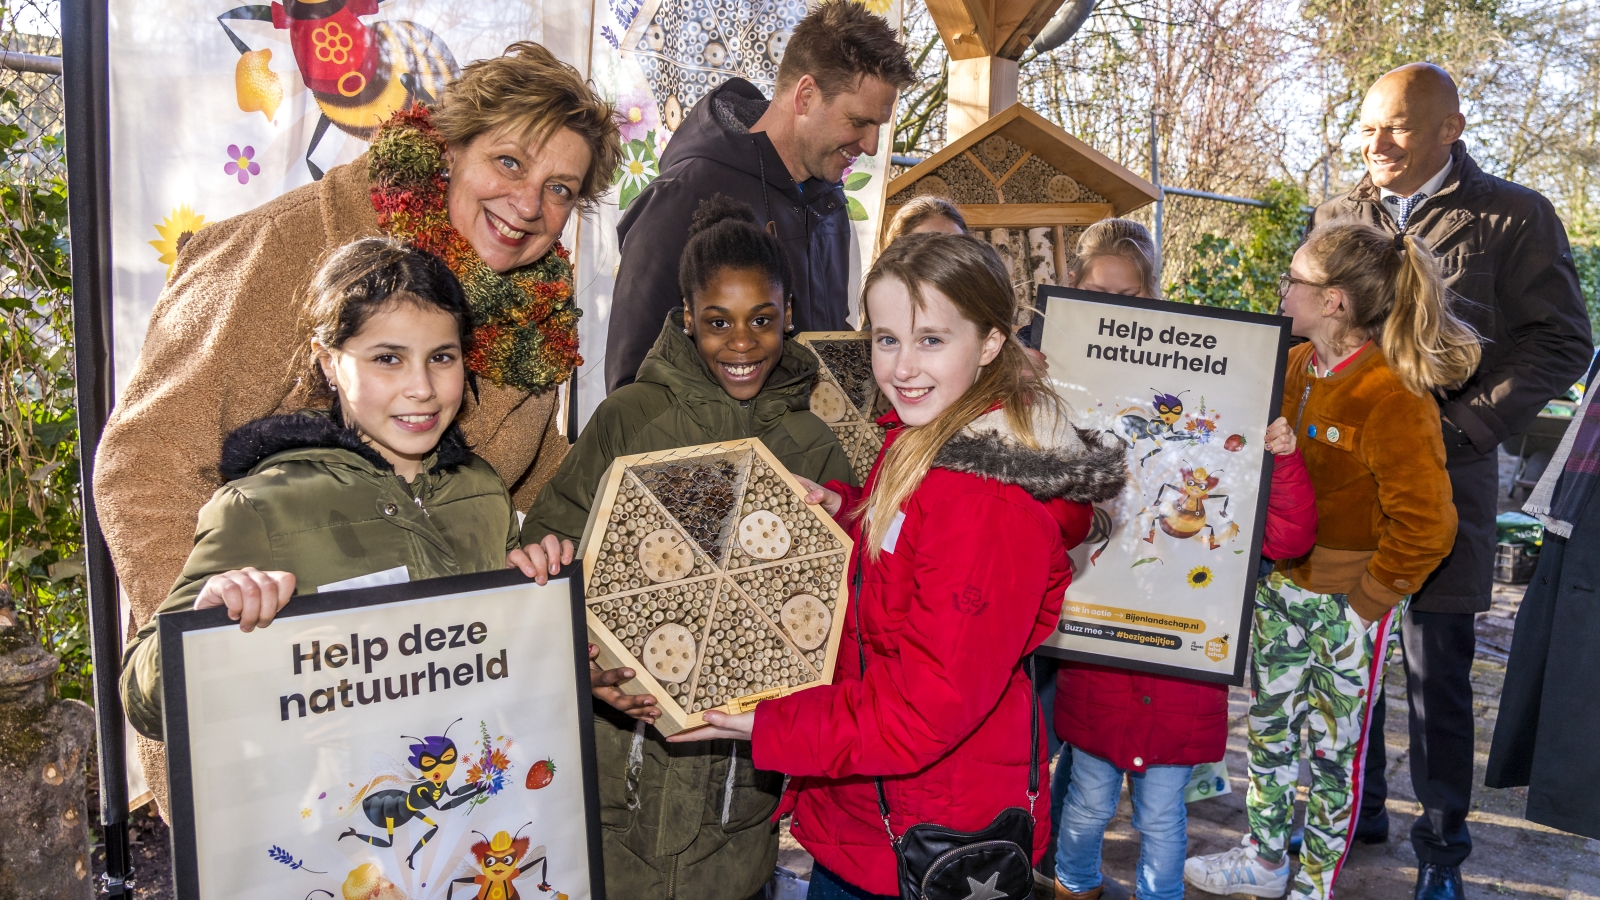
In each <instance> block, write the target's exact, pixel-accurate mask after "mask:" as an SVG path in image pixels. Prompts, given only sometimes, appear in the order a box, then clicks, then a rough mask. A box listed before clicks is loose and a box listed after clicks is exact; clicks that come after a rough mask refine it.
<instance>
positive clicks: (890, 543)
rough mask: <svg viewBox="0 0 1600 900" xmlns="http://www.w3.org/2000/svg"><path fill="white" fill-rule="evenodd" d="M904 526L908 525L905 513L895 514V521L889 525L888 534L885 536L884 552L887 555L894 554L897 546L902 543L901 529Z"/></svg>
mask: <svg viewBox="0 0 1600 900" xmlns="http://www.w3.org/2000/svg"><path fill="white" fill-rule="evenodd" d="M904 524H906V514H905V513H903V512H898V513H895V514H894V521H893V522H890V523H889V531H888V533H887V534H885V535H884V536H883V550H884V552H885V553H893V552H894V548H895V545H896V544H898V543H900V527H901V526H902V525H904Z"/></svg>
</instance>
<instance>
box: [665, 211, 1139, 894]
mask: <svg viewBox="0 0 1600 900" xmlns="http://www.w3.org/2000/svg"><path fill="white" fill-rule="evenodd" d="M863 295H864V299H863V303H862V306H863V310H864V313H865V315H864V317H863V318H864V319H865V321H866V323H867V329H868V330H869V331H870V333H871V335H872V368H873V377H874V378H875V380H876V381H877V383H878V387H879V389H880V390H882V391H883V392H884V394H885V395H887V396H888V397H889V399H890V401H891V403H893V405H894V412H893V413H892V414H891V415H890V416H889V417H887V420H888V421H889V423H890V424H889V434H888V439H887V441H886V442H885V445H884V449H883V450H882V452H881V453H880V455H879V457H878V461H877V464H876V465H875V466H874V467H873V471H872V475H871V476H870V477H869V478H868V480H867V486H866V488H865V489H864V490H857V489H853V488H850V487H849V486H848V485H846V484H842V483H838V482H835V483H833V484H830V485H828V487H827V488H821V487H817V488H814V489H813V490H812V492H811V495H810V496H809V497H808V498H807V499H808V500H810V501H811V502H821V503H822V504H823V507H824V508H825V509H826V510H827V511H828V512H829V513H830V514H832V515H834V516H835V517H836V518H838V519H839V520H840V521H841V523H844V524H845V525H846V527H848V528H850V529H851V531H852V534H853V536H854V538H855V539H856V542H857V544H856V546H857V551H858V552H857V554H856V556H857V558H856V559H854V560H853V561H852V565H851V573H852V583H853V584H856V585H857V590H856V591H855V597H854V599H853V601H852V606H851V612H850V615H851V616H853V617H856V618H853V619H852V620H851V621H850V622H849V623H847V627H846V628H845V629H844V638H843V641H842V642H841V643H840V647H839V665H838V667H837V668H836V669H835V672H834V682H833V683H832V684H831V685H825V686H820V687H814V688H810V689H807V690H804V691H800V692H798V693H795V694H792V695H790V696H788V697H782V698H777V699H772V700H766V701H763V702H762V703H761V704H760V705H759V706H757V707H756V709H755V711H754V712H753V713H744V714H740V715H724V714H718V713H714V712H708V713H706V720H707V722H709V723H711V724H712V726H714V727H713V728H711V729H705V730H704V733H701V732H697V731H690V732H684V733H682V734H679V735H675V736H674V737H673V740H675V741H677V740H684V741H693V740H699V739H703V738H704V737H706V736H713V737H714V736H725V737H727V736H750V735H752V734H753V735H754V743H753V745H752V747H753V750H754V753H755V760H756V763H757V764H758V765H761V766H763V767H769V768H773V769H777V770H780V771H784V772H788V773H791V774H792V775H793V776H794V780H793V781H792V782H791V786H790V793H789V796H788V797H786V799H785V806H786V808H792V809H794V811H795V818H794V822H793V826H792V827H793V834H794V836H795V838H796V839H797V840H799V842H800V843H801V844H802V845H803V846H804V847H805V848H806V849H807V850H808V851H810V852H811V853H812V855H813V856H814V857H815V858H816V866H815V868H813V869H812V876H811V889H810V894H809V895H808V896H809V897H810V898H812V900H844V898H854V900H862V898H867V900H875V898H879V897H888V896H895V897H898V896H899V895H900V888H899V884H898V879H897V874H896V862H895V853H894V845H893V844H892V843H891V837H890V835H889V834H885V831H884V829H885V825H886V824H887V825H888V827H889V829H890V831H891V832H892V833H893V834H902V833H903V832H904V831H905V830H906V829H907V828H908V827H910V826H912V825H915V824H918V823H936V824H938V825H941V826H943V827H946V828H951V829H955V830H958V831H966V832H971V831H977V830H979V829H983V828H985V827H987V826H988V825H989V824H990V823H991V822H992V821H993V820H994V818H995V816H996V815H997V814H999V813H1000V812H1001V811H1002V810H1003V809H1006V808H1008V807H1020V808H1023V809H1028V810H1029V811H1030V812H1031V813H1032V815H1033V816H1034V818H1035V823H1036V824H1035V826H1034V828H1033V844H1034V846H1032V847H1026V848H1024V850H1025V852H1027V853H1028V854H1029V856H1030V861H1037V860H1038V859H1040V858H1041V857H1042V856H1043V855H1044V854H1045V853H1046V852H1047V850H1048V848H1047V846H1046V841H1047V837H1048V835H1047V833H1046V831H1045V817H1046V815H1047V812H1046V806H1045V805H1044V804H1040V805H1039V806H1038V807H1037V808H1033V803H1032V798H1030V796H1029V793H1028V790H1029V778H1030V775H1044V774H1047V772H1046V763H1045V760H1044V758H1043V754H1042V753H1038V756H1037V759H1038V763H1039V765H1038V768H1036V769H1035V768H1032V767H1030V765H1029V758H1030V756H1031V755H1033V754H1034V753H1035V752H1037V751H1036V749H1035V748H1031V747H1030V746H1029V744H1030V740H1029V737H1030V734H1031V732H1032V729H1031V726H1032V725H1034V724H1035V723H1036V721H1037V720H1036V719H1035V715H1036V713H1035V712H1034V709H1033V690H1032V685H1031V684H1030V683H1029V680H1028V676H1027V673H1026V670H1025V667H1024V660H1025V658H1026V657H1027V655H1028V654H1029V653H1031V652H1032V651H1033V649H1034V648H1036V647H1038V646H1039V644H1040V643H1041V642H1042V641H1043V640H1044V639H1045V638H1046V637H1048V636H1049V634H1050V632H1051V631H1052V630H1053V629H1054V627H1055V623H1056V621H1057V619H1059V618H1060V611H1061V597H1062V594H1063V593H1064V592H1065V590H1066V586H1067V583H1068V581H1069V580H1070V578H1071V570H1070V567H1069V565H1068V561H1067V549H1068V547H1070V546H1071V545H1072V544H1075V543H1077V542H1078V541H1079V540H1081V539H1082V537H1083V535H1084V534H1085V533H1086V532H1087V530H1088V525H1089V515H1090V509H1089V503H1091V502H1093V501H1096V500H1105V499H1109V498H1110V497H1113V496H1115V495H1116V494H1117V493H1118V492H1119V491H1121V489H1122V486H1123V485H1124V484H1125V483H1126V480H1127V464H1126V461H1125V459H1124V454H1123V451H1122V448H1121V447H1120V446H1118V445H1116V444H1114V443H1112V442H1110V441H1105V442H1104V443H1102V439H1101V437H1100V436H1098V435H1096V434H1093V433H1090V432H1084V431H1079V430H1078V429H1076V428H1074V427H1073V426H1072V424H1071V421H1070V419H1069V412H1070V411H1069V410H1068V409H1067V407H1066V404H1065V403H1064V402H1063V401H1062V400H1061V399H1060V398H1059V397H1058V396H1057V395H1056V394H1055V392H1054V390H1053V389H1052V388H1051V387H1050V383H1049V381H1047V380H1045V379H1041V378H1038V377H1037V376H1036V375H1035V374H1034V372H1033V370H1032V367H1031V364H1030V363H1029V362H1028V361H1027V358H1026V356H1025V355H1024V354H1023V352H1022V346H1021V344H1020V343H1019V342H1018V341H1017V339H1016V337H1015V336H1014V335H1013V333H1012V323H1013V322H1014V321H1015V313H1016V294H1015V292H1014V291H1013V290H1012V288H1011V282H1010V278H1009V276H1008V275H1007V273H1006V271H1005V269H1004V268H1003V266H1002V265H1001V262H1000V259H999V257H998V256H997V255H996V254H995V252H994V251H993V249H992V248H990V247H989V246H988V245H986V244H984V243H982V242H981V241H979V240H977V239H975V238H972V237H968V236H965V235H945V234H918V235H908V236H906V237H902V238H901V239H900V240H898V241H896V242H895V243H894V244H893V245H891V246H890V247H889V248H888V249H887V250H885V251H884V253H883V255H882V256H880V257H879V258H878V260H877V262H876V263H875V264H874V265H873V268H872V271H871V272H870V273H869V274H868V275H867V278H866V282H865V284H864V285H863ZM996 548H1003V551H1004V552H1000V553H997V552H995V549H996ZM857 618H858V619H859V622H857V621H856V619H857ZM858 627H859V631H858V630H857V629H858ZM1041 737H1042V736H1041ZM1040 743H1041V744H1042V743H1043V742H1042V740H1041V741H1040ZM1038 749H1042V748H1038ZM875 778H881V779H882V784H883V789H884V790H885V792H886V795H887V805H888V811H887V813H885V814H884V815H886V816H887V817H888V821H887V822H885V820H884V819H883V818H880V813H879V806H878V799H877V797H878V795H877V789H876V788H875V786H874V780H875ZM1043 787H1044V785H1043V784H1041V785H1040V788H1043ZM1042 792H1043V791H1042V790H1041V793H1042ZM1020 877H1021V878H1023V879H1024V880H1026V879H1027V876H1026V873H1025V871H1024V873H1022V874H1021V876H1020ZM971 883H972V884H973V885H979V882H976V881H974V882H971ZM987 887H988V889H989V890H990V891H991V892H993V891H994V890H996V886H995V882H994V880H993V879H991V880H990V882H989V884H988V885H987ZM1028 887H1031V885H1027V884H1025V885H1023V888H1024V889H1027V888H1028ZM974 889H975V890H976V891H977V892H978V893H977V894H976V895H975V896H998V894H993V893H991V894H988V895H985V894H983V889H984V888H983V887H982V886H981V885H980V886H978V887H975V888H974ZM1002 889H1003V890H1007V891H1009V890H1012V888H1002ZM1013 895H1014V894H1013Z"/></svg>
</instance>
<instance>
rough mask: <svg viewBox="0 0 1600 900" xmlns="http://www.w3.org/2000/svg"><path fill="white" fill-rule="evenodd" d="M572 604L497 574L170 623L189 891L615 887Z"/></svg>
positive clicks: (178, 848)
mask: <svg viewBox="0 0 1600 900" xmlns="http://www.w3.org/2000/svg"><path fill="white" fill-rule="evenodd" d="M582 600H583V598H582V586H581V585H580V584H579V581H578V579H572V578H562V579H552V580H551V581H550V582H549V583H548V584H547V585H545V586H543V587H540V586H538V585H536V584H534V583H533V582H532V581H530V580H528V579H526V578H525V577H523V575H522V574H521V573H520V572H517V571H515V570H506V571H501V572H489V573H482V574H477V575H462V576H457V577H452V578H439V579H432V580H428V581H418V582H411V583H406V584H394V585H386V586H382V587H374V588H367V589H362V590H351V591H339V592H334V593H327V594H317V595H311V596H302V597H296V598H295V599H294V602H292V603H290V604H289V605H288V606H287V607H286V608H285V609H284V610H283V612H281V613H280V614H279V615H278V618H277V619H276V620H275V621H273V623H272V626H271V627H270V628H267V629H264V630H258V631H256V632H253V633H251V634H245V633H243V632H241V631H240V630H239V628H238V626H237V625H236V624H235V623H233V622H232V621H230V620H229V619H228V616H227V611H226V610H225V609H223V608H214V609H206V610H194V611H190V612H182V613H174V614H170V615H166V616H162V617H161V626H160V640H161V658H162V662H163V666H164V679H163V680H164V685H163V691H164V694H163V700H164V703H165V709H166V735H167V751H168V777H169V779H170V782H171V789H172V809H171V810H170V812H171V815H172V842H173V868H174V874H175V881H176V884H177V895H178V897H179V898H180V900H201V898H204V900H213V898H226V900H255V898H260V900H281V898H283V897H295V898H304V897H314V898H317V900H325V897H324V894H326V895H328V896H331V897H333V898H340V897H361V898H373V900H433V898H441V900H442V898H452V900H453V898H458V897H461V898H472V897H487V896H521V897H523V898H526V900H533V898H547V900H589V898H598V900H603V898H604V896H605V881H604V877H603V875H602V870H601V855H600V820H599V783H598V781H597V780H596V777H595V772H594V768H593V760H594V732H593V727H592V722H593V720H592V718H591V714H590V695H589V678H588V653H587V644H588V641H587V638H586V635H585V630H584V619H583V614H582V609H583V608H582ZM496 887H498V888H499V892H498V893H497V892H495V890H493V889H494V888H496ZM513 891H514V892H515V893H513Z"/></svg>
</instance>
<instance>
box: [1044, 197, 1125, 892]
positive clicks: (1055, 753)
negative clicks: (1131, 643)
mask: <svg viewBox="0 0 1600 900" xmlns="http://www.w3.org/2000/svg"><path fill="white" fill-rule="evenodd" d="M1063 283H1064V284H1065V285H1066V286H1067V287H1070V288H1077V289H1079V290H1084V291H1098V292H1100V293H1102V294H1120V295H1122V296H1124V297H1145V298H1149V299H1155V297H1156V296H1157V294H1156V244H1155V241H1154V240H1152V239H1151V237H1150V232H1149V231H1147V230H1145V227H1144V226H1143V225H1140V224H1139V223H1138V222H1133V221H1129V220H1128V219H1102V220H1100V221H1099V222H1096V223H1094V224H1093V225H1090V226H1089V227H1088V228H1086V229H1084V231H1083V234H1081V235H1079V236H1078V244H1077V248H1076V251H1075V255H1074V256H1073V257H1072V262H1071V263H1069V264H1068V266H1067V270H1066V272H1065V273H1063ZM1028 356H1029V358H1030V359H1032V360H1033V361H1034V362H1035V363H1036V364H1037V365H1038V366H1039V368H1040V369H1041V370H1048V369H1049V366H1050V363H1049V361H1048V360H1046V359H1045V358H1044V355H1043V354H1041V353H1039V352H1038V351H1036V350H1029V351H1028ZM1064 665H1065V664H1064V663H1058V662H1057V661H1056V660H1055V659H1054V658H1052V657H1042V658H1040V659H1039V660H1037V661H1036V663H1035V674H1036V676H1037V677H1038V678H1039V682H1038V688H1039V700H1040V702H1041V703H1043V704H1044V706H1045V709H1046V710H1048V711H1049V712H1048V713H1047V716H1048V718H1047V719H1046V721H1047V722H1048V723H1049V724H1050V725H1051V729H1050V738H1051V741H1050V743H1051V747H1050V753H1051V757H1052V760H1053V762H1054V764H1055V768H1054V770H1053V774H1052V775H1051V777H1050V846H1051V847H1055V846H1056V845H1057V843H1058V842H1059V840H1060V836H1061V809H1062V806H1063V805H1064V804H1065V803H1066V802H1067V786H1068V785H1069V784H1071V783H1072V752H1071V751H1070V750H1067V749H1066V744H1065V743H1063V742H1062V741H1063V739H1062V738H1061V737H1059V735H1060V734H1061V728H1060V727H1059V726H1057V725H1056V724H1055V721H1056V718H1055V717H1056V715H1057V713H1056V711H1055V710H1056V709H1057V707H1058V703H1057V697H1058V693H1057V691H1058V685H1059V683H1060V681H1061V678H1062V672H1061V667H1062V666H1064ZM1035 877H1036V879H1037V880H1038V883H1039V885H1040V886H1041V887H1042V888H1044V889H1046V890H1049V889H1050V886H1051V885H1053V884H1054V883H1055V882H1056V862H1055V857H1054V856H1053V855H1052V856H1051V857H1049V858H1048V859H1046V860H1045V861H1044V862H1042V863H1040V864H1039V871H1038V872H1037V874H1036V876H1035Z"/></svg>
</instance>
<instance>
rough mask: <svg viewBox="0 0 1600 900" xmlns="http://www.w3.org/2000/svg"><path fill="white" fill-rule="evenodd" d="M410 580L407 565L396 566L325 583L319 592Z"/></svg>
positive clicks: (318, 589) (350, 589)
mask: <svg viewBox="0 0 1600 900" xmlns="http://www.w3.org/2000/svg"><path fill="white" fill-rule="evenodd" d="M410 580H411V576H410V575H408V574H407V573H406V567H405V566H395V567H394V568H392V569H384V570H383V571H382V572H373V573H372V574H370V575H357V576H356V577H354V578H346V579H345V580H343V581H335V582H332V583H331V584H325V585H323V586H322V587H319V588H317V593H319V594H321V593H323V592H325V591H353V590H355V589H356V588H369V587H378V586H380V585H385V584H405V583H406V582H408V581H410Z"/></svg>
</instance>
